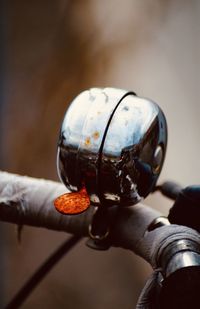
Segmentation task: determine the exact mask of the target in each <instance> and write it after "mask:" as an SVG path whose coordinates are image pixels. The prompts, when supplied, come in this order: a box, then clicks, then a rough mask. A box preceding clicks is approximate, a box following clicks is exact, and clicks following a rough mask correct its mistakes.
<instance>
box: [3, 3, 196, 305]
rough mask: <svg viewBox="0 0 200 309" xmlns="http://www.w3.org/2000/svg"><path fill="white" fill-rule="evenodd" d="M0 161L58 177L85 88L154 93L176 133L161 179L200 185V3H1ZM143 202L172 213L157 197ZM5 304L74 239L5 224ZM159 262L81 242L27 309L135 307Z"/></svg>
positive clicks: (20, 170) (30, 172)
mask: <svg viewBox="0 0 200 309" xmlns="http://www.w3.org/2000/svg"><path fill="white" fill-rule="evenodd" d="M0 17H1V21H0V22H1V30H0V31H1V32H0V39H1V51H0V56H1V57H0V58H1V60H0V63H1V73H0V118H1V119H0V128H1V130H0V144H1V151H0V159H1V163H0V164H1V165H0V167H1V169H3V170H6V171H9V172H12V173H19V174H21V175H29V176H33V177H42V178H48V179H53V180H58V178H57V173H56V165H55V158H56V144H57V138H58V132H59V128H60V124H61V121H62V118H63V116H64V113H65V110H66V107H67V106H68V104H69V103H70V102H71V100H72V99H73V98H74V97H75V96H76V95H77V94H78V93H80V92H81V91H83V90H85V89H87V88H90V87H93V86H98V87H104V86H112V87H118V88H124V89H128V90H133V91H135V92H136V93H137V94H138V95H139V96H144V97H148V98H151V99H152V100H154V101H155V102H157V103H158V104H159V105H160V106H161V108H162V109H163V111H164V113H165V115H166V118H167V122H168V129H169V143H168V152H167V157H166V162H165V165H164V169H163V172H162V174H161V177H160V181H162V180H166V179H173V180H175V181H177V182H179V183H180V184H182V185H187V184H195V183H196V184H197V183H199V172H200V160H199V152H200V142H199V132H200V124H199V115H200V104H199V86H200V83H199V81H200V75H199V74H200V73H199V72H200V70H199V69H200V67H199V66H200V61H199V55H200V38H199V29H200V2H199V1H198V0H191V1H183V0H173V1H172V0H146V1H139V0H123V1H120V0H102V1H101V0H76V1H73V0H57V1H53V0H48V1H47V0H44V1H38V0H37V1H36V0H35V1H25V0H19V1H11V0H8V1H6V0H2V1H1V7H0ZM145 203H147V204H149V205H151V206H152V207H155V208H157V209H159V210H160V211H161V212H163V213H164V214H167V213H168V210H169V207H170V206H171V202H170V201H169V200H167V199H165V198H161V196H160V195H159V194H158V193H156V194H154V195H152V196H150V197H148V198H147V200H146V201H145ZM0 232H1V238H0V250H1V257H0V271H1V294H2V295H1V297H0V299H1V302H2V304H1V306H0V307H2V306H3V304H5V303H7V302H8V300H9V299H10V298H11V296H12V295H13V294H14V293H15V292H16V291H17V290H18V288H19V287H20V286H21V285H22V284H23V283H24V282H25V280H26V279H27V276H28V275H29V274H31V273H32V272H33V271H34V270H35V269H36V267H37V266H38V265H39V264H40V262H41V261H43V260H44V259H45V257H46V256H48V254H49V253H50V252H52V251H53V250H54V248H55V247H56V246H58V245H59V244H60V243H61V242H62V241H63V240H64V239H66V237H67V235H66V234H64V233H56V232H51V231H48V230H44V229H34V228H30V227H24V229H23V232H22V241H21V243H20V244H19V243H18V241H17V227H16V226H14V225H11V224H6V223H1V225H0ZM150 272H151V269H150V267H149V265H147V264H146V263H145V262H143V261H142V260H141V259H140V258H139V257H137V256H134V255H133V254H132V253H131V252H126V251H125V250H120V249H110V250H109V251H107V252H95V251H92V250H91V249H88V248H87V247H86V246H85V244H84V241H83V242H82V243H81V244H80V245H78V246H77V247H76V248H75V249H74V250H73V251H72V252H71V253H70V254H69V255H68V256H67V257H66V258H64V259H63V260H62V262H60V263H59V265H57V267H56V268H55V269H54V270H53V271H52V272H51V273H50V274H49V276H48V277H47V278H46V279H45V280H44V281H43V282H42V283H41V284H40V286H38V288H37V289H36V290H35V291H34V293H33V294H32V295H31V296H30V297H29V299H28V300H27V302H26V303H25V304H24V305H23V308H36V307H37V308H68V309H72V308H76V309H79V308H81V309H83V308H87V309H93V308H96V309H102V308H105V309H110V308H116V309H117V308H122V306H123V308H126V309H129V308H130V309H131V308H134V306H135V304H136V301H137V298H138V295H139V293H140V291H141V288H142V286H143V285H144V283H145V280H146V279H147V277H148V275H149V274H150Z"/></svg>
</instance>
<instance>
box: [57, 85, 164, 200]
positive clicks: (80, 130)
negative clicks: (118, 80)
mask: <svg viewBox="0 0 200 309" xmlns="http://www.w3.org/2000/svg"><path fill="white" fill-rule="evenodd" d="M166 144H167V127H166V121H165V117H164V115H163V113H162V111H161V109H160V108H159V107H158V105H157V104H155V103H154V102H152V101H150V100H147V99H144V98H139V97H137V96H136V95H135V94H134V93H133V92H127V91H125V90H119V89H114V88H105V89H100V88H93V89H90V90H88V91H84V92H83V93H81V94H80V95H79V96H78V97H76V98H75V100H74V101H73V102H72V104H71V105H70V107H69V108H68V110H67V112H66V115H65V117H64V120H63V124H62V127H61V133H60V138H59V145H58V159H57V164H58V173H59V175H60V178H61V179H62V181H63V182H64V183H65V185H66V186H67V187H68V188H69V189H70V190H73V191H76V190H79V189H80V188H81V187H82V186H83V185H85V186H86V189H87V191H88V193H89V196H90V200H91V202H92V204H94V205H100V204H104V205H113V204H120V205H125V206H126V205H130V204H134V203H137V202H138V201H140V200H141V199H142V198H144V197H146V196H147V195H148V193H149V192H151V190H152V189H153V187H154V185H155V183H156V180H157V178H158V175H159V173H160V171H161V168H162V164H163V161H164V156H165V152H166Z"/></svg>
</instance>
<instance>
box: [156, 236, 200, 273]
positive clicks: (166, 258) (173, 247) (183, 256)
mask: <svg viewBox="0 0 200 309" xmlns="http://www.w3.org/2000/svg"><path fill="white" fill-rule="evenodd" d="M159 260H160V261H159V262H158V264H159V265H160V267H161V268H162V273H163V275H164V276H165V277H167V276H169V275H170V274H172V273H173V272H175V271H176V270H178V269H180V268H183V267H188V266H196V265H200V246H199V244H198V243H197V242H195V241H192V240H189V239H180V240H177V241H174V242H172V243H170V244H169V245H168V246H167V247H166V248H165V249H164V250H163V252H162V256H161V257H160V258H159Z"/></svg>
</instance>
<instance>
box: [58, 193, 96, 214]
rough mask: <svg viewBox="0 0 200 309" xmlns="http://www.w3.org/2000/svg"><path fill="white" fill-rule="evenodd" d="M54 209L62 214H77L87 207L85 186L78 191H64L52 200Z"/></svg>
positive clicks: (88, 201)
mask: <svg viewBox="0 0 200 309" xmlns="http://www.w3.org/2000/svg"><path fill="white" fill-rule="evenodd" d="M54 206H55V208H56V210H57V211H58V212H60V213H62V214H64V215H77V214H80V213H82V212H83V211H85V210H86V209H88V207H89V206H90V199H89V196H88V194H87V191H86V189H85V188H82V189H81V190H80V191H79V192H71V193H65V194H62V195H61V196H59V197H57V198H56V199H55V201H54Z"/></svg>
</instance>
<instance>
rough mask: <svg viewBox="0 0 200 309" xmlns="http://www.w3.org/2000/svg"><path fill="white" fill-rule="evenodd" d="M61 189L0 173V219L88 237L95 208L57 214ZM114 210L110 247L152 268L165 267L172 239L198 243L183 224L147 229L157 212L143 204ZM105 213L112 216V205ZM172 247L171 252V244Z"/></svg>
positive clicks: (196, 236) (48, 182) (57, 185)
mask: <svg viewBox="0 0 200 309" xmlns="http://www.w3.org/2000/svg"><path fill="white" fill-rule="evenodd" d="M64 192H66V188H65V186H64V185H62V184H60V183H57V182H54V181H49V180H44V179H35V178H31V177H26V176H19V175H14V174H9V173H7V172H0V220H1V221H7V222H12V223H16V224H18V225H24V224H25V225H31V226H36V227H44V228H48V229H52V230H57V231H65V232H68V233H72V234H75V235H78V236H83V237H85V236H88V227H89V225H90V223H91V222H92V218H93V214H94V212H95V208H94V207H92V206H91V207H90V208H89V209H88V210H87V211H85V212H84V213H82V214H79V215H74V216H65V215H62V214H59V213H58V212H57V211H56V210H55V208H54V206H53V200H54V199H55V198H56V197H57V196H58V195H60V194H63V193H64ZM114 211H117V213H115V222H114V224H113V226H112V229H111V231H110V238H111V242H112V246H117V247H121V248H125V249H129V250H131V251H133V252H134V253H136V254H138V255H139V256H141V257H143V258H144V259H145V260H146V261H148V262H149V263H150V264H151V265H152V267H153V268H154V269H155V268H158V267H161V264H162V267H164V268H166V267H167V265H163V261H165V257H164V258H163V255H162V254H163V252H167V256H168V260H169V256H170V252H171V251H170V250H169V247H170V246H171V244H174V242H178V241H180V240H183V239H186V240H187V241H192V242H195V243H197V244H198V243H199V234H198V233H197V232H196V231H194V230H192V229H190V228H187V227H183V226H178V225H170V226H163V227H161V228H159V229H154V230H152V231H149V232H147V231H148V227H149V226H151V223H152V221H154V220H155V219H156V218H158V217H160V215H161V214H160V213H159V212H158V211H156V210H154V209H152V208H150V207H148V206H145V205H143V204H137V205H134V206H129V207H121V208H120V207H118V208H117V210H114ZM109 215H110V216H113V209H112V207H111V209H110V210H109ZM166 248H168V249H167V250H165V249H166ZM172 248H173V249H172V251H173V252H172V253H173V255H174V254H175V253H176V252H175V251H174V245H172Z"/></svg>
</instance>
